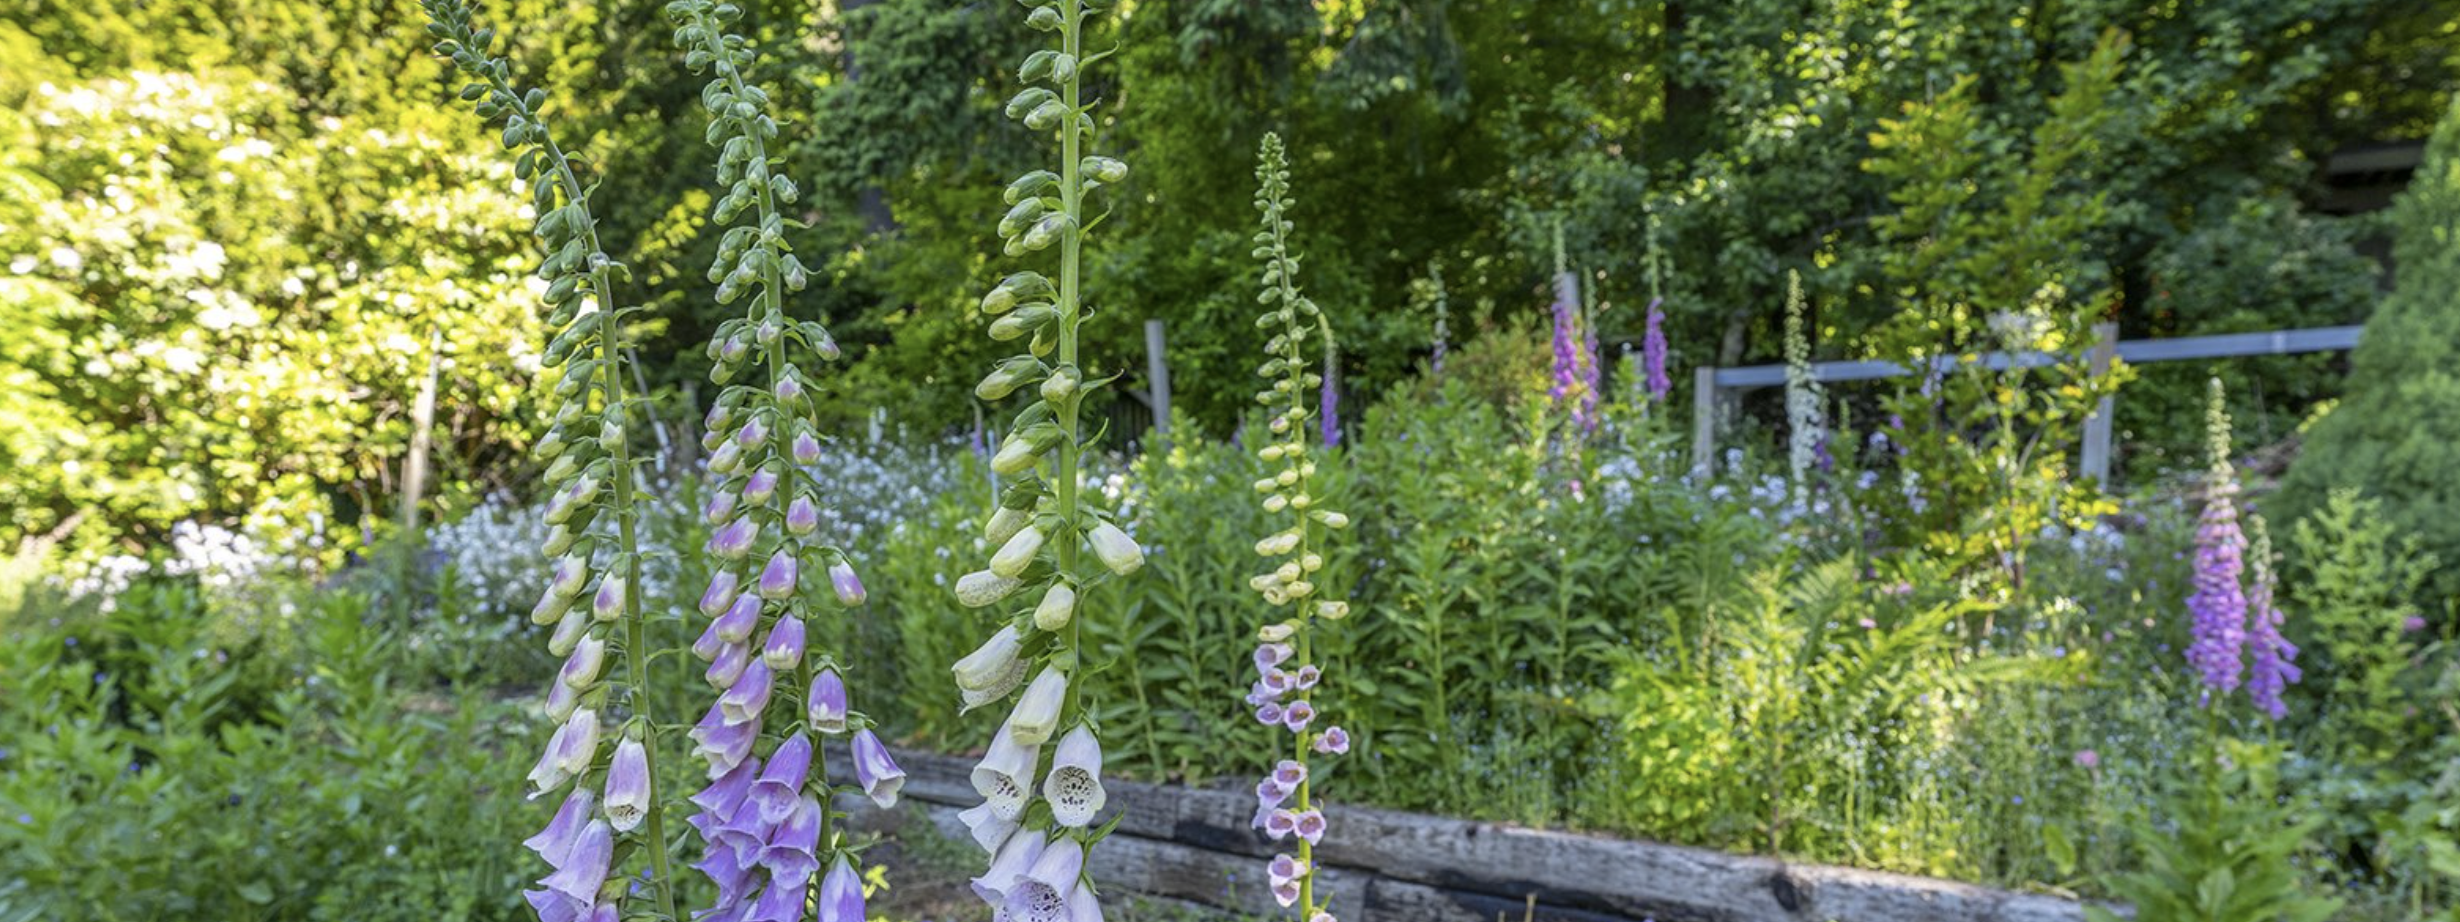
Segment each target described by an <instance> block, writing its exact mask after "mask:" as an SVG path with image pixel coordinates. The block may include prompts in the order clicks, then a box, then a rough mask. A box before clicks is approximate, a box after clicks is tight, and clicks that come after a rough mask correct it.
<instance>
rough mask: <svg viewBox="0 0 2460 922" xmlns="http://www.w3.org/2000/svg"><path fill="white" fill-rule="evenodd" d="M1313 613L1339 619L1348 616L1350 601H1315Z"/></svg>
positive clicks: (1334, 619)
mask: <svg viewBox="0 0 2460 922" xmlns="http://www.w3.org/2000/svg"><path fill="white" fill-rule="evenodd" d="M1315 613H1316V614H1318V615H1322V616H1324V617H1325V618H1327V619H1330V620H1333V621H1339V620H1341V619H1343V618H1347V617H1349V616H1350V603H1348V602H1343V601H1338V600H1328V601H1323V602H1317V603H1315Z"/></svg>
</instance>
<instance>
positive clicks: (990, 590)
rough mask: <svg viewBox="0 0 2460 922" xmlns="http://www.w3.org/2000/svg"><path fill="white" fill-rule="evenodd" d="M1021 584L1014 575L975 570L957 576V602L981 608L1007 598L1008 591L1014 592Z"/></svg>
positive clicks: (968, 606)
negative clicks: (1008, 575)
mask: <svg viewBox="0 0 2460 922" xmlns="http://www.w3.org/2000/svg"><path fill="white" fill-rule="evenodd" d="M1022 585H1024V583H1021V582H1018V581H1017V580H1016V579H1015V578H1014V577H1007V576H1001V575H999V574H997V573H993V572H991V571H989V570H976V571H974V572H972V573H968V574H965V575H964V576H960V577H957V604H959V605H963V606H965V607H967V608H981V607H983V606H985V605H989V604H991V603H994V602H997V601H999V600H1001V599H1004V598H1007V597H1008V594H1009V593H1011V592H1015V591H1016V589H1017V587H1018V586H1022Z"/></svg>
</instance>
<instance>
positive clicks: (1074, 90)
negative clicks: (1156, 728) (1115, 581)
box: [951, 0, 1144, 922]
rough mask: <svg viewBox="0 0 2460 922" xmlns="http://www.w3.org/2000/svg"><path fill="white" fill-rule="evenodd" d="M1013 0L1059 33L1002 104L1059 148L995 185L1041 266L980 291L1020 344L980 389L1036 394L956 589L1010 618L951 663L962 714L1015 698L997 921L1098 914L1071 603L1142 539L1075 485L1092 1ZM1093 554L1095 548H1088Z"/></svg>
mask: <svg viewBox="0 0 2460 922" xmlns="http://www.w3.org/2000/svg"><path fill="white" fill-rule="evenodd" d="M1024 4H1025V6H1026V9H1027V13H1026V17H1025V24H1026V26H1028V27H1029V28H1032V29H1034V30H1036V31H1040V32H1045V33H1051V34H1052V38H1053V39H1055V41H1054V43H1053V44H1054V47H1048V48H1043V49H1040V50H1037V51H1035V52H1033V53H1032V54H1031V55H1029V56H1027V57H1026V59H1025V60H1024V62H1023V63H1022V64H1021V65H1020V66H1019V67H1018V69H1017V79H1018V81H1019V82H1021V83H1024V84H1025V88H1024V89H1023V90H1022V91H1020V92H1018V93H1017V94H1016V95H1015V96H1014V97H1013V98H1011V99H1010V100H1009V101H1008V105H1007V114H1008V117H1010V118H1012V119H1016V120H1018V121H1020V122H1023V123H1024V125H1025V127H1026V128H1027V129H1028V130H1031V131H1034V132H1036V133H1038V134H1044V135H1048V136H1050V137H1052V138H1053V139H1055V140H1056V141H1057V142H1058V146H1059V151H1060V157H1059V162H1058V164H1057V165H1056V168H1054V169H1037V170H1034V171H1032V172H1029V173H1026V174H1025V175H1023V176H1020V177H1018V178H1017V179H1016V181H1014V182H1012V183H1009V184H1008V187H1007V189H1006V190H1005V191H1004V192H1003V193H1002V194H1001V199H1002V202H1003V203H1004V204H1005V205H1006V207H1007V211H1006V213H1004V214H1003V215H1002V216H1001V217H1000V219H999V226H998V231H999V236H1000V239H1001V240H1002V241H1003V243H1002V251H1003V252H1004V253H1005V254H1006V255H1007V256H1008V257H1009V258H1012V259H1025V260H1028V261H1030V262H1032V263H1034V264H1036V265H1038V266H1040V267H1042V268H1028V269H1023V270H1020V271H1017V272H1014V273H1012V274H1010V275H1008V276H1007V277H1006V278H1003V279H1001V280H1000V281H999V282H998V283H997V284H994V285H993V286H992V287H991V289H990V290H989V291H987V292H985V293H984V294H983V296H982V301H981V309H982V313H983V315H984V316H985V317H988V318H990V327H989V333H990V336H991V338H992V339H993V340H996V341H999V342H1021V343H1023V351H1021V352H1019V353H1018V354H1016V355H1013V356H1010V357H1008V358H1006V359H1002V360H1000V361H999V362H997V363H995V364H994V365H993V366H992V367H991V370H990V372H989V373H988V374H986V375H984V376H983V378H982V381H981V383H980V384H977V385H975V387H974V395H975V396H976V397H979V398H981V399H983V400H985V401H1002V400H1007V399H1010V398H1011V397H1015V396H1017V395H1019V394H1024V395H1026V396H1029V397H1031V398H1033V399H1032V400H1031V401H1030V402H1029V403H1028V404H1027V405H1026V407H1025V408H1024V409H1023V410H1022V411H1020V412H1019V413H1017V415H1016V417H1015V418H1014V420H1013V422H1012V423H1011V424H1010V426H1009V430H1008V436H1007V438H1006V440H1005V441H1003V442H1002V443H1001V444H1000V445H999V447H998V449H997V450H996V451H994V452H993V453H992V454H991V462H990V463H991V470H992V472H993V473H995V474H997V475H998V476H1000V477H1001V478H1003V479H1005V480H1007V481H1008V485H1007V487H1006V488H1005V489H1004V490H1002V491H1001V495H1000V498H999V502H998V506H997V508H996V509H994V510H993V511H992V512H991V514H990V516H989V517H988V518H987V519H986V520H985V522H984V523H983V538H984V541H985V543H986V544H987V545H988V546H989V547H991V548H993V551H992V554H991V556H990V559H988V560H986V561H984V562H983V563H982V565H981V568H980V569H977V570H974V571H972V572H969V573H965V574H963V575H962V576H959V577H958V578H957V581H956V587H955V591H956V597H957V601H958V602H959V603H960V604H963V605H964V606H965V607H967V608H976V609H991V610H994V611H999V612H1004V613H1005V615H1006V616H1005V617H1004V618H1003V619H1002V620H1001V622H1000V625H999V627H998V628H997V629H996V630H995V631H993V632H992V634H991V637H990V639H989V640H987V641H985V642H984V643H983V644H982V646H981V647H980V648H979V649H977V650H975V651H974V652H973V653H971V654H969V655H967V656H966V657H965V658H963V659H961V660H958V661H957V662H956V663H955V664H954V666H953V667H952V669H951V672H952V674H953V678H954V679H955V682H956V686H957V692H958V695H959V697H960V699H961V701H962V704H963V708H964V709H965V710H968V711H971V710H974V709H976V708H982V707H991V706H994V705H998V704H1001V703H1003V702H1005V701H1007V700H1008V699H1009V698H1010V696H1012V695H1013V696H1015V698H1016V703H1015V704H1014V706H1013V707H1011V708H1010V710H1009V713H1008V717H1007V720H1006V721H1005V722H1004V723H1002V724H1001V726H1000V728H999V730H998V732H997V733H995V734H994V735H993V737H992V739H991V744H990V749H989V751H988V752H986V753H985V754H984V755H983V757H982V761H981V763H980V764H978V765H976V766H975V767H974V770H973V773H972V782H973V786H974V790H975V792H976V793H978V794H980V795H981V796H982V799H983V800H982V803H981V804H979V805H976V806H974V807H972V808H970V809H968V810H966V811H965V812H964V813H963V814H962V818H963V819H964V822H965V826H966V828H967V830H968V831H969V832H970V833H971V834H972V838H973V840H974V842H975V844H977V845H979V846H981V847H982V849H983V851H984V853H985V854H986V855H987V856H988V857H987V859H986V860H987V862H988V866H987V869H986V870H985V871H984V872H983V874H982V876H979V877H976V878H974V881H973V886H974V892H975V894H976V895H977V896H979V897H981V898H982V900H983V901H984V902H985V903H988V904H989V905H990V906H991V909H992V911H993V913H994V914H995V915H996V917H997V918H1000V919H1003V920H1008V919H1013V920H1017V922H1060V920H1072V922H1083V920H1098V919H1100V918H1101V906H1100V903H1099V902H1098V900H1097V899H1096V898H1095V895H1094V892H1093V888H1092V886H1091V884H1090V882H1089V881H1088V880H1087V879H1086V878H1085V874H1084V869H1085V857H1086V850H1087V849H1089V848H1091V847H1092V846H1093V844H1094V843H1095V842H1096V841H1098V840H1099V839H1100V838H1101V836H1100V834H1099V833H1098V832H1096V831H1095V830H1094V829H1093V821H1094V818H1095V816H1096V814H1098V813H1099V812H1100V811H1101V809H1102V807H1103V805H1104V803H1105V802H1106V801H1107V800H1108V797H1107V795H1106V794H1105V792H1104V791H1103V789H1102V744H1101V740H1100V737H1099V736H1098V731H1097V730H1096V728H1095V727H1094V725H1093V723H1092V721H1091V720H1089V719H1088V718H1087V717H1086V709H1085V708H1083V707H1082V706H1081V705H1080V704H1079V702H1078V701H1077V699H1078V697H1079V696H1080V689H1078V688H1077V687H1076V683H1075V680H1076V678H1077V673H1078V671H1079V669H1080V668H1081V666H1082V665H1083V663H1084V657H1083V656H1082V652H1081V649H1080V645H1079V643H1078V635H1079V627H1080V622H1081V620H1082V619H1083V617H1085V613H1084V612H1080V611H1079V610H1078V603H1079V601H1080V598H1081V593H1082V592H1083V590H1084V589H1085V588H1087V587H1088V586H1090V585H1092V584H1093V583H1095V582H1098V581H1100V580H1102V579H1107V578H1112V577H1120V576H1126V575H1128V574H1130V573H1134V572H1135V571H1136V570H1137V568H1139V567H1141V566H1143V565H1144V550H1143V549H1142V548H1141V547H1139V546H1138V545H1137V544H1136V540H1135V539H1134V538H1132V537H1130V536H1129V535H1128V533H1127V532H1126V531H1125V530H1123V529H1121V528H1120V527H1119V526H1118V525H1116V524H1114V523H1112V522H1111V521H1110V520H1109V519H1107V518H1106V517H1104V516H1103V515H1102V514H1100V513H1098V512H1096V511H1095V510H1092V509H1090V508H1088V507H1087V506H1086V504H1085V503H1083V502H1082V501H1081V497H1080V489H1079V487H1080V485H1079V484H1078V482H1077V478H1078V461H1079V455H1080V452H1081V451H1082V449H1083V446H1082V444H1081V443H1080V441H1079V440H1080V432H1079V426H1078V423H1079V420H1080V418H1081V415H1082V411H1083V408H1084V403H1085V400H1086V398H1087V396H1088V395H1089V394H1090V393H1091V392H1092V391H1094V390H1095V389H1097V388H1098V387H1099V386H1100V385H1101V384H1102V383H1103V381H1102V380H1101V379H1097V378H1092V377H1090V376H1089V375H1088V374H1087V373H1086V371H1085V369H1084V367H1083V365H1082V364H1081V363H1080V359H1079V356H1078V354H1077V325H1078V323H1079V322H1081V321H1082V320H1083V318H1084V310H1083V305H1084V298H1083V293H1082V291H1081V285H1082V275H1081V274H1080V258H1079V257H1080V255H1081V254H1080V250H1081V248H1082V246H1083V242H1084V235H1085V231H1086V230H1087V228H1088V226H1089V222H1088V221H1087V220H1086V219H1085V206H1086V198H1087V196H1088V195H1089V194H1090V193H1092V192H1093V191H1094V190H1095V189H1098V188H1100V187H1102V186H1104V185H1109V184H1113V183H1118V182H1121V181H1123V180H1125V179H1126V178H1127V175H1128V168H1127V165H1126V164H1124V163H1121V162H1119V161H1118V160H1114V159H1111V158H1109V157H1102V156H1096V155H1092V154H1090V153H1089V152H1088V151H1087V150H1086V148H1087V147H1088V146H1089V144H1090V142H1091V140H1092V136H1093V130H1094V123H1093V117H1092V115H1091V114H1090V113H1089V112H1088V111H1087V110H1088V109H1089V108H1090V106H1089V105H1087V104H1086V103H1085V102H1084V101H1083V100H1082V98H1081V96H1080V83H1079V81H1080V80H1081V79H1082V77H1083V72H1084V70H1085V68H1086V67H1088V66H1089V65H1091V64H1092V63H1094V62H1095V61H1098V60H1099V59H1101V58H1102V57H1104V56H1106V54H1107V53H1100V54H1094V55H1091V56H1089V57H1088V56H1086V55H1085V54H1084V52H1083V46H1084V32H1085V28H1086V22H1087V20H1088V19H1089V18H1090V17H1092V16H1094V15H1096V14H1097V13H1099V12H1100V11H1099V10H1098V9H1097V8H1096V7H1095V6H1094V5H1092V4H1088V3H1085V2H1082V0H1024ZM1045 253H1048V254H1049V255H1042V254H1045ZM1053 256H1055V257H1056V259H1055V260H1054V259H1052V257H1053ZM1046 269H1047V270H1050V272H1054V273H1055V274H1056V276H1057V277H1056V278H1054V277H1053V275H1052V274H1048V273H1046V271H1045V270H1046ZM1088 551H1090V552H1091V556H1092V558H1093V560H1092V561H1091V562H1087V561H1085V560H1084V557H1085V556H1086V552H1088ZM1089 564H1090V565H1089ZM1020 689H1021V691H1020ZM1054 744H1055V745H1054ZM1046 746H1050V747H1051V754H1050V758H1049V761H1048V766H1047V768H1045V766H1044V760H1043V756H1042V753H1043V750H1044V747H1046Z"/></svg>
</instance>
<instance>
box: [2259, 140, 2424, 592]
mask: <svg viewBox="0 0 2460 922" xmlns="http://www.w3.org/2000/svg"><path fill="white" fill-rule="evenodd" d="M2391 224H2392V227H2393V234H2394V236H2393V245H2392V260H2393V263H2394V265H2395V267H2396V268H2395V271H2396V272H2397V274H2398V279H2397V283H2396V284H2395V286H2394V287H2393V289H2392V294H2391V296H2390V297H2389V298H2388V299H2386V300H2385V301H2384V303H2383V306H2382V308H2381V309H2380V310H2379V311H2378V312H2377V313H2376V315H2375V317H2374V318H2373V319H2372V320H2370V321H2368V322H2367V325H2366V335H2365V338H2364V339H2362V340H2361V341H2359V343H2358V349H2357V354H2356V356H2355V357H2354V358H2353V359H2352V360H2351V363H2352V366H2353V367H2352V368H2351V370H2350V377H2349V381H2350V385H2349V387H2350V391H2349V396H2348V398H2347V399H2346V400H2344V401H2342V402H2341V404H2340V405H2339V406H2337V407H2335V408H2333V410H2332V412H2331V413H2330V415H2327V416H2325V417H2324V418H2323V420H2322V421H2321V422H2318V423H2316V424H2315V426H2314V429H2313V431H2312V432H2311V433H2310V434H2309V435H2308V438H2307V442H2306V447H2305V450H2304V452H2303V453H2302V454H2301V455H2300V456H2299V458H2298V461H2297V464H2296V465H2295V466H2294V467H2293V468H2291V470H2290V476H2289V480H2288V483H2287V484H2286V485H2285V486H2284V502H2285V504H2287V505H2288V506H2289V507H2290V509H2291V510H2293V515H2302V514H2305V513H2307V512H2309V511H2311V510H2314V509H2317V508H2320V507H2321V506H2322V505H2323V504H2324V503H2325V502H2326V501H2327V500H2326V497H2327V495H2328V494H2329V493H2330V491H2333V490H2338V489H2356V490H2360V491H2362V492H2363V493H2365V495H2367V496H2372V497H2378V498H2381V499H2383V500H2384V501H2385V508H2384V514H2385V515H2387V516H2389V517H2390V518H2391V520H2392V522H2393V523H2394V524H2396V525H2397V526H2398V527H2399V528H2400V530H2402V531H2403V532H2407V533H2412V534H2415V535H2416V536H2417V537H2418V538H2419V540H2420V541H2422V542H2423V544H2424V548H2425V549H2426V550H2427V551H2428V552H2431V553H2433V554H2435V555H2436V556H2438V557H2441V558H2443V559H2446V560H2460V478H2454V477H2452V476H2451V471H2452V468H2453V465H2454V463H2455V461H2456V460H2460V459H2456V458H2455V456H2454V452H2453V446H2454V445H2460V100H2454V102H2453V105H2452V109H2451V111H2450V113H2449V114H2448V115H2446V116H2445V117H2444V119H2443V122H2442V124H2441V125H2440V126H2439V127H2437V128H2436V129H2435V134H2434V139H2433V141H2431V142H2430V143H2429V144H2428V145H2427V148H2426V159H2425V162H2424V163H2423V164H2422V165H2420V166H2419V167H2418V170H2417V176H2416V178H2415V179H2413V180H2412V181H2411V182H2410V185H2409V191H2408V192H2407V193H2406V194H2404V195H2402V196H2401V197H2400V201H2399V202H2398V203H2397V204H2396V205H2395V206H2394V207H2393V212H2392V216H2391ZM2427 590H2428V591H2429V592H2430V593H2431V594H2432V596H2431V597H2433V598H2450V597H2454V596H2460V571H2453V570H2449V569H2446V570H2444V571H2441V572H2439V573H2436V574H2434V575H2433V576H2432V577H2431V579H2430V580H2429V581H2428V583H2427Z"/></svg>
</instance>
